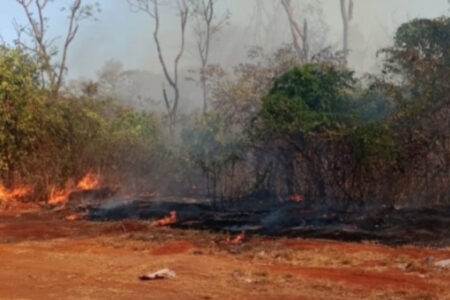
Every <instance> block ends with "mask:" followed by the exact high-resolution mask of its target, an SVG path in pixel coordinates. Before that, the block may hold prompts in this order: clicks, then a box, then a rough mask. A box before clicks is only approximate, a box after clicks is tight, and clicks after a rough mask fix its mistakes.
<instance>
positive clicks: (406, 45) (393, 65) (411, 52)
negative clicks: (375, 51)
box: [382, 17, 450, 99]
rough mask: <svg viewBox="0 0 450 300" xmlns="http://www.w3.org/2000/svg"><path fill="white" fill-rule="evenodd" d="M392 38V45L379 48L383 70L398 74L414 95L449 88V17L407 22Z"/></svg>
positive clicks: (440, 92)
mask: <svg viewBox="0 0 450 300" xmlns="http://www.w3.org/2000/svg"><path fill="white" fill-rule="evenodd" d="M394 41H395V42H394V46H392V47H390V48H386V49H383V50H382V52H383V53H385V54H386V63H385V70H384V71H385V73H387V74H394V75H398V76H400V77H401V78H402V79H403V80H404V82H405V84H407V85H409V87H410V89H411V91H412V92H413V93H414V95H415V96H416V97H423V96H425V97H427V98H433V99H436V98H437V97H441V96H444V95H445V94H446V93H447V92H448V90H449V88H450V83H449V81H448V79H447V78H448V74H449V73H450V18H444V17H442V18H437V19H432V20H429V19H415V20H412V21H410V22H407V23H405V24H403V25H401V26H400V27H399V29H398V30H397V32H396V35H395V37H394Z"/></svg>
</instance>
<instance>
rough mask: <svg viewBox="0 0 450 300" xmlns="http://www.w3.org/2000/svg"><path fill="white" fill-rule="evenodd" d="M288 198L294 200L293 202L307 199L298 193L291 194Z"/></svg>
mask: <svg viewBox="0 0 450 300" xmlns="http://www.w3.org/2000/svg"><path fill="white" fill-rule="evenodd" d="M288 200H289V201H292V202H297V203H301V202H303V201H305V198H304V197H303V196H302V195H299V194H297V195H293V196H291V197H290V198H289V199H288Z"/></svg>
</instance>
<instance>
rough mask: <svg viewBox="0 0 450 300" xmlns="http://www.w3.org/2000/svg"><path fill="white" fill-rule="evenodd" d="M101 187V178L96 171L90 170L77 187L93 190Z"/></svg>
mask: <svg viewBox="0 0 450 300" xmlns="http://www.w3.org/2000/svg"><path fill="white" fill-rule="evenodd" d="M99 187H100V178H99V176H98V175H97V174H95V173H94V172H92V170H91V171H89V172H88V173H87V174H86V175H85V176H84V177H83V179H81V181H80V182H78V184H77V189H79V190H80V191H92V190H95V189H98V188H99Z"/></svg>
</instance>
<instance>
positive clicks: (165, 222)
mask: <svg viewBox="0 0 450 300" xmlns="http://www.w3.org/2000/svg"><path fill="white" fill-rule="evenodd" d="M177 222H178V216H177V212H176V211H171V212H170V216H168V217H166V218H164V219H161V220H158V221H155V222H153V223H151V224H150V228H154V227H162V226H169V225H172V224H176V223H177Z"/></svg>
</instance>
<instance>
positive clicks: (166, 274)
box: [139, 269, 177, 280]
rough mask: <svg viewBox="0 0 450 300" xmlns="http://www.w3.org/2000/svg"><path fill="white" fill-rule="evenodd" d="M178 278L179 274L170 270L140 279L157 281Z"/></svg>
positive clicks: (160, 271)
mask: <svg viewBox="0 0 450 300" xmlns="http://www.w3.org/2000/svg"><path fill="white" fill-rule="evenodd" d="M175 277H177V274H176V273H175V272H174V271H172V270H169V269H162V270H159V271H156V272H154V273H149V274H145V275H142V276H141V277H139V279H141V280H157V279H167V278H175Z"/></svg>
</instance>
